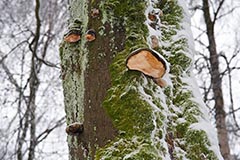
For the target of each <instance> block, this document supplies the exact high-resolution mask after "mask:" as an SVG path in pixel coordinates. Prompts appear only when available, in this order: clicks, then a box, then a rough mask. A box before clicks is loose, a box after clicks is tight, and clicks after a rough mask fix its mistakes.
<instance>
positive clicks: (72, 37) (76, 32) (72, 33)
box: [64, 28, 81, 43]
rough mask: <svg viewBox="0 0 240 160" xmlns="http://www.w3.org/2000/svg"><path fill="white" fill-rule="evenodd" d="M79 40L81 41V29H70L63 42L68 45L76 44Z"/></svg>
mask: <svg viewBox="0 0 240 160" xmlns="http://www.w3.org/2000/svg"><path fill="white" fill-rule="evenodd" d="M80 39H81V29H79V28H75V29H71V30H69V31H68V32H67V33H66V34H65V35H64V41H66V42H69V43H74V42H77V41H79V40H80Z"/></svg>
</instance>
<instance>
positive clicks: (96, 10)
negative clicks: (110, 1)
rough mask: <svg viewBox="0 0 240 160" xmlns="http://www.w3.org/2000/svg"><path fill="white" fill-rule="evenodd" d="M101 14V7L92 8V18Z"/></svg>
mask: <svg viewBox="0 0 240 160" xmlns="http://www.w3.org/2000/svg"><path fill="white" fill-rule="evenodd" d="M99 14H100V12H99V9H97V8H93V9H91V17H92V18H96V17H98V16H99Z"/></svg>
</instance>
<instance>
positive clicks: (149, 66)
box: [126, 48, 167, 79]
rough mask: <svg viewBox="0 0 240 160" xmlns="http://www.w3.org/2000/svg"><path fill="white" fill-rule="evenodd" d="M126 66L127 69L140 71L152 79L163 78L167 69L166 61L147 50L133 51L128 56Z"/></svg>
mask: <svg viewBox="0 0 240 160" xmlns="http://www.w3.org/2000/svg"><path fill="white" fill-rule="evenodd" d="M126 65H127V67H128V69H130V70H136V71H140V72H142V73H144V74H145V75H147V76H150V77H152V78H153V79H158V78H161V77H163V75H164V74H165V72H166V69H167V65H166V61H165V60H164V59H163V58H162V57H160V56H159V55H158V53H156V52H155V51H153V50H151V49H148V48H142V49H137V50H135V51H133V52H132V53H131V54H130V55H129V56H128V58H127V60H126Z"/></svg>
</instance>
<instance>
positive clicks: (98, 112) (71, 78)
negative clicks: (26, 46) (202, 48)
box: [60, 0, 222, 160]
mask: <svg viewBox="0 0 240 160" xmlns="http://www.w3.org/2000/svg"><path fill="white" fill-rule="evenodd" d="M98 11H99V14H98ZM88 29H94V30H95V32H96V39H95V40H94V41H87V40H86V38H85V33H86V32H87V30H88ZM69 30H70V33H73V32H74V33H75V34H81V40H79V41H77V42H73V43H72V42H67V41H66V40H65V41H64V42H63V43H62V44H61V47H60V54H61V63H62V79H63V88H64V96H65V110H66V117H67V124H68V125H70V127H71V126H72V125H71V124H72V123H75V122H78V123H80V124H83V127H84V129H83V130H80V131H79V133H78V134H75V135H69V136H68V144H69V151H70V153H69V159H71V160H82V159H109V160H112V159H136V160H138V159H145V160H148V159H149V160H153V159H164V160H167V159H191V160H199V159H209V160H215V159H222V157H221V155H220V154H219V153H220V152H219V147H218V142H217V137H216V134H215V131H214V129H213V128H212V127H211V125H210V122H209V120H208V115H207V111H206V107H205V105H204V104H203V103H202V101H201V100H200V96H199V94H198V92H197V90H198V89H197V87H196V84H195V80H194V78H193V76H192V56H193V52H194V50H193V48H192V45H191V44H192V43H193V42H192V40H191V34H190V24H189V19H188V16H187V14H186V9H185V8H184V2H182V1H181V0H179V1H177V0H162V1H158V0H138V1H133V0H104V1H103V0H92V1H87V0H72V1H71V3H70V20H69ZM76 30H77V32H76ZM140 48H147V49H151V50H152V51H153V52H155V53H156V52H157V53H159V54H161V55H162V56H163V57H164V58H165V59H166V61H168V63H169V64H170V71H169V73H168V71H167V72H166V73H165V75H164V76H163V77H162V78H163V79H165V81H166V83H167V86H166V87H164V88H162V87H160V86H159V85H157V83H155V82H154V79H153V78H151V77H150V76H145V75H144V74H142V73H141V72H139V71H131V70H128V69H127V67H126V59H127V58H128V56H129V54H130V53H131V52H133V51H135V50H136V49H140ZM75 124H76V123H75ZM68 129H69V128H68Z"/></svg>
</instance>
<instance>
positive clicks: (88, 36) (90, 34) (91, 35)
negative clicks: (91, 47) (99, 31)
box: [85, 29, 96, 42]
mask: <svg viewBox="0 0 240 160" xmlns="http://www.w3.org/2000/svg"><path fill="white" fill-rule="evenodd" d="M85 38H86V40H87V41H89V42H91V41H94V40H95V39H96V32H95V31H94V30H93V29H89V30H88V31H87V32H86V34H85Z"/></svg>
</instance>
